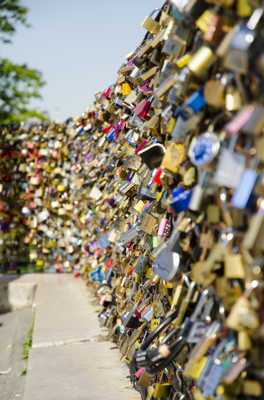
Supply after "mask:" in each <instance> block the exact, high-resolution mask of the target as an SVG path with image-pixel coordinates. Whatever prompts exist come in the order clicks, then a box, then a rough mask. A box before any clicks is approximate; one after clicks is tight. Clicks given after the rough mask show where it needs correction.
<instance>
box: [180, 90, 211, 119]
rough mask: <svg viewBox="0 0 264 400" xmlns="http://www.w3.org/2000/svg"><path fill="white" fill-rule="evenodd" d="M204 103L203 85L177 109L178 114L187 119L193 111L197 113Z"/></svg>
mask: <svg viewBox="0 0 264 400" xmlns="http://www.w3.org/2000/svg"><path fill="white" fill-rule="evenodd" d="M205 104H206V101H205V97H204V87H201V88H200V89H199V90H197V91H196V92H194V93H193V94H192V95H191V96H190V97H189V98H188V99H187V100H186V101H185V103H183V105H182V107H180V109H179V110H178V114H179V115H180V116H181V117H182V118H183V119H184V120H186V119H188V118H189V117H190V116H192V114H193V113H198V112H199V111H200V110H201V109H202V108H203V107H204V106H205Z"/></svg>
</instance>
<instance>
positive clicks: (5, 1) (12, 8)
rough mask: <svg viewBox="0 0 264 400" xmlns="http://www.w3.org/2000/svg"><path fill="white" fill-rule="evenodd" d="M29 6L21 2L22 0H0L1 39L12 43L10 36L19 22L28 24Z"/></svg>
mask: <svg viewBox="0 0 264 400" xmlns="http://www.w3.org/2000/svg"><path fill="white" fill-rule="evenodd" d="M27 11H28V9H27V7H24V6H22V5H21V4H20V0H0V33H1V36H0V40H1V41H2V42H4V43H10V41H11V40H10V37H11V36H12V35H13V34H14V33H15V31H16V25H17V23H22V24H23V25H25V26H28V24H27V22H26V16H27Z"/></svg>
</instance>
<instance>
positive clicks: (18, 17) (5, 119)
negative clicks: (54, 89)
mask: <svg viewBox="0 0 264 400" xmlns="http://www.w3.org/2000/svg"><path fill="white" fill-rule="evenodd" d="M27 13H28V9H27V7H24V6H22V5H21V0H0V41H1V42H2V43H5V44H8V43H11V38H12V36H13V35H14V34H15V33H16V27H17V25H18V24H22V25H24V26H26V27H29V24H28V23H27ZM44 84H45V82H44V80H43V78H42V73H41V72H40V71H37V70H35V69H32V68H29V67H28V66H27V64H22V65H19V64H14V63H12V62H11V61H10V60H8V59H6V58H2V59H0V123H4V124H7V123H14V122H21V121H25V120H27V118H29V117H32V116H37V117H39V118H40V119H42V120H46V119H47V118H46V117H45V116H43V115H42V114H38V113H37V112H36V111H35V110H32V109H30V108H29V103H30V100H31V99H32V98H41V95H40V89H41V88H42V87H43V86H44Z"/></svg>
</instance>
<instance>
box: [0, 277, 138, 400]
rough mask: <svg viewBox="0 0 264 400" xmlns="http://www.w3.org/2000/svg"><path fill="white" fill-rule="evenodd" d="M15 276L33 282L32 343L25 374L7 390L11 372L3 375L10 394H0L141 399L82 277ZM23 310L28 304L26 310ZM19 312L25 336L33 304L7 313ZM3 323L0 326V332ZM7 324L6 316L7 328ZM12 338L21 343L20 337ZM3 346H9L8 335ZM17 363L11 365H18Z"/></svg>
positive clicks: (32, 398) (45, 399)
mask: <svg viewBox="0 0 264 400" xmlns="http://www.w3.org/2000/svg"><path fill="white" fill-rule="evenodd" d="M19 281H20V284H23V283H25V284H26V286H27V288H28V287H29V285H28V284H31V285H32V284H33V285H36V288H37V289H36V293H35V297H34V298H33V310H34V314H35V324H34V333H33V345H32V349H31V351H30V354H29V360H28V364H27V375H26V377H21V378H25V379H24V380H23V379H22V380H21V382H20V387H19V388H17V389H16V390H13V391H12V393H11V392H10V390H11V389H10V385H11V387H12V384H11V382H12V379H11V375H10V374H11V372H8V373H7V374H5V375H3V376H2V377H5V378H3V379H5V381H6V383H5V387H6V388H7V390H6V392H7V395H6V396H9V397H5V396H4V397H3V400H13V399H18V398H21V399H23V400H55V399H56V400H58V399H63V400H90V399H91V400H92V399H93V400H101V399H102V400H105V399H107V400H119V399H120V400H121V399H122V400H139V399H140V396H139V394H138V393H137V392H136V391H135V390H134V389H133V388H132V386H131V384H130V382H129V380H128V378H127V375H128V369H127V366H126V365H125V364H122V363H120V353H119V351H118V349H116V348H115V345H114V344H113V343H111V342H109V341H107V339H106V336H107V335H106V333H107V332H106V331H104V330H102V328H101V327H100V326H99V323H98V319H97V314H96V311H95V307H94V305H93V302H92V296H91V294H89V291H88V289H87V287H86V285H85V283H84V282H83V281H82V280H81V278H74V277H73V275H71V274H34V275H33V274H32V275H31V274H28V275H23V276H22V277H21V278H19ZM26 310H31V314H30V312H29V311H26ZM19 312H20V313H21V317H22V313H23V312H24V313H28V314H26V315H24V316H23V318H22V319H23V323H22V322H19V323H18V326H19V324H20V325H21V326H22V325H23V324H24V330H23V329H19V332H20V335H22V336H23V334H24V337H25V333H26V332H27V331H28V327H30V323H31V321H32V308H30V307H27V308H24V309H22V310H17V311H14V312H13V313H10V316H9V318H10V319H12V318H11V314H13V315H14V313H19ZM3 318H4V319H5V318H8V314H2V315H0V323H1V321H2V320H3V321H4V319H3ZM26 321H27V322H26ZM5 324H6V323H5V322H4V324H3V325H2V327H1V326H0V333H2V331H3V329H4V326H5ZM11 325H12V324H11V322H10V323H9V330H10V329H11ZM6 326H7V324H6ZM14 340H15V342H16V343H18V342H20V346H21V337H20V338H18V337H15V339H14ZM1 343H2V334H1ZM16 346H17V347H19V346H18V345H17V344H16ZM5 347H8V340H7V341H6V346H5ZM6 351H7V350H6ZM9 353H10V347H9ZM1 356H2V354H1V352H0V358H1ZM8 357H9V359H10V354H9V356H7V355H6V356H5V358H6V359H7V358H8ZM14 358H16V359H17V358H19V357H18V354H17V352H16V353H15V357H14V356H13V364H12V367H11V370H12V371H15V370H16V369H15V368H14V366H13V365H14ZM3 359H4V357H3ZM20 360H21V359H20ZM0 367H1V364H0ZM22 367H23V366H20V367H16V368H18V369H19V368H20V369H21V370H22ZM1 368H2V369H3V371H8V369H9V368H10V366H9V364H8V362H5V365H4V363H3V365H2V367H1ZM0 373H1V372H0ZM9 375H10V376H9ZM9 378H10V379H11V380H10V379H9ZM8 379H9V381H8ZM0 384H1V375H0ZM8 388H9V389H8ZM8 391H9V392H8ZM22 392H24V394H23V395H22V394H21V393H22ZM1 394H2V393H1ZM12 396H13V397H12ZM0 399H1V400H2V397H1V395H0Z"/></svg>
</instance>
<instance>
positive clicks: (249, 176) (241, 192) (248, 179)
mask: <svg viewBox="0 0 264 400" xmlns="http://www.w3.org/2000/svg"><path fill="white" fill-rule="evenodd" d="M257 180H258V174H257V172H256V171H255V170H253V169H250V168H248V169H246V170H245V171H244V172H243V174H242V177H241V180H240V183H239V185H238V187H237V188H236V191H235V193H234V194H233V197H232V199H231V204H232V206H233V207H235V208H239V209H243V208H246V207H247V204H248V202H249V199H250V196H251V194H252V192H253V189H254V187H255V185H256V183H257Z"/></svg>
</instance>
